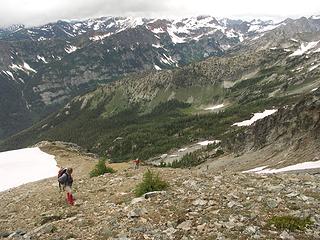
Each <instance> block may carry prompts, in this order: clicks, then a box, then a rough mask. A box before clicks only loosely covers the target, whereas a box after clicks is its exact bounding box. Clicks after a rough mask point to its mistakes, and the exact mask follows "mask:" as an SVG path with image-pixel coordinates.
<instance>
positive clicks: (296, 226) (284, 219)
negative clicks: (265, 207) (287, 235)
mask: <svg viewBox="0 0 320 240" xmlns="http://www.w3.org/2000/svg"><path fill="white" fill-rule="evenodd" d="M312 223H313V222H312V221H311V220H310V217H307V218H298V217H293V216H279V217H278V216H274V217H272V218H271V219H270V220H269V221H268V225H274V226H275V227H276V228H277V229H288V230H290V231H294V230H301V231H303V230H304V229H305V228H307V227H308V226H310V225H312Z"/></svg>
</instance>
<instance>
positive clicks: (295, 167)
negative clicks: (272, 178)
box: [243, 160, 320, 174]
mask: <svg viewBox="0 0 320 240" xmlns="http://www.w3.org/2000/svg"><path fill="white" fill-rule="evenodd" d="M266 167H267V166H263V167H257V168H254V169H251V170H247V171H243V173H259V174H262V173H264V174H269V173H280V172H288V171H297V170H306V169H315V168H320V160H319V161H315V162H304V163H298V164H295V165H291V166H287V167H284V168H280V169H270V168H266Z"/></svg>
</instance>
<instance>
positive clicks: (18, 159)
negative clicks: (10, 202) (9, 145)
mask: <svg viewBox="0 0 320 240" xmlns="http://www.w3.org/2000/svg"><path fill="white" fill-rule="evenodd" d="M58 170H59V168H58V167H57V162H56V160H55V159H54V156H53V155H50V154H47V153H45V152H42V151H41V150H40V149H39V148H24V149H19V150H13V151H7V152H0V191H4V190H7V189H9V188H13V187H17V186H20V185H22V184H25V183H28V182H33V181H38V180H41V179H44V178H49V177H53V176H56V175H57V173H58Z"/></svg>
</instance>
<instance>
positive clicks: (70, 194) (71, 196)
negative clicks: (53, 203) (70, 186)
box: [67, 192, 74, 206]
mask: <svg viewBox="0 0 320 240" xmlns="http://www.w3.org/2000/svg"><path fill="white" fill-rule="evenodd" d="M67 202H68V203H69V204H70V205H72V206H73V205H74V198H73V195H72V193H69V192H67Z"/></svg>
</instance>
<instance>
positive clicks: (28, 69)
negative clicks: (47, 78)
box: [23, 62, 37, 73]
mask: <svg viewBox="0 0 320 240" xmlns="http://www.w3.org/2000/svg"><path fill="white" fill-rule="evenodd" d="M23 68H24V69H25V70H27V71H29V72H34V73H36V72H37V71H36V70H34V69H33V68H32V67H30V65H29V64H28V63H26V62H24V63H23Z"/></svg>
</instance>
